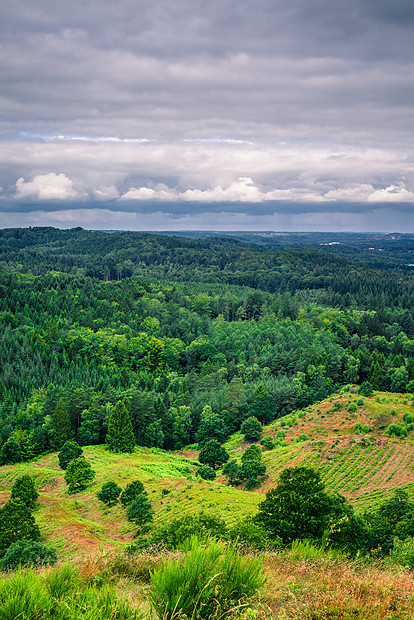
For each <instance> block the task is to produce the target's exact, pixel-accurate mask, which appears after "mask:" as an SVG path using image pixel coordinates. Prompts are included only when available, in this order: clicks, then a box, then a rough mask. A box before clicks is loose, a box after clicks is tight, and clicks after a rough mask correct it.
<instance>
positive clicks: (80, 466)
mask: <svg viewBox="0 0 414 620" xmlns="http://www.w3.org/2000/svg"><path fill="white" fill-rule="evenodd" d="M94 478H95V472H94V471H93V469H92V467H91V465H90V463H88V461H87V460H86V459H85V457H84V456H79V457H78V458H77V459H72V460H71V461H69V464H68V466H67V468H66V473H65V480H66V484H67V485H68V492H69V493H77V492H78V491H83V489H86V487H87V485H88V482H91V481H92V480H93V479H94Z"/></svg>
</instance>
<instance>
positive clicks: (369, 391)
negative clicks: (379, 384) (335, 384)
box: [358, 381, 374, 398]
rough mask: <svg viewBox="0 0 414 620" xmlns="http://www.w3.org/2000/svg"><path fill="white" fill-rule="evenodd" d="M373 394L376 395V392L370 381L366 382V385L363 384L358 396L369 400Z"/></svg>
mask: <svg viewBox="0 0 414 620" xmlns="http://www.w3.org/2000/svg"><path fill="white" fill-rule="evenodd" d="M373 393H374V390H373V387H372V385H371V383H370V382H369V381H364V383H361V385H360V388H359V390H358V394H361V396H366V397H367V398H370V397H371V396H372V395H373Z"/></svg>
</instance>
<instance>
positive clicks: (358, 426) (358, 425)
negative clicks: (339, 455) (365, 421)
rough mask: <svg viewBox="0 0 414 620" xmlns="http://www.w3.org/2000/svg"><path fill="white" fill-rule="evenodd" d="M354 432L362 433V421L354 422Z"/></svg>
mask: <svg viewBox="0 0 414 620" xmlns="http://www.w3.org/2000/svg"><path fill="white" fill-rule="evenodd" d="M354 433H355V435H359V434H360V433H362V424H361V422H357V423H356V424H354Z"/></svg>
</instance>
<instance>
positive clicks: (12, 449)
mask: <svg viewBox="0 0 414 620" xmlns="http://www.w3.org/2000/svg"><path fill="white" fill-rule="evenodd" d="M20 461H23V452H22V451H21V449H20V447H19V444H18V443H17V442H16V440H15V439H14V437H10V438H9V439H8V440H7V441H6V443H5V444H4V445H3V446H2V449H1V450H0V465H12V464H13V463H20Z"/></svg>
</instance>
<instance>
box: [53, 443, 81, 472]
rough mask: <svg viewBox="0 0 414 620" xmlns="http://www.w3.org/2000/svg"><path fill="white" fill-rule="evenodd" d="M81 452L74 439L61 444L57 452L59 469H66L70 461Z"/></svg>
mask: <svg viewBox="0 0 414 620" xmlns="http://www.w3.org/2000/svg"><path fill="white" fill-rule="evenodd" d="M82 454H83V450H82V448H81V447H80V446H79V445H78V444H77V443H76V441H67V442H66V443H64V444H63V446H62V449H61V451H60V452H59V454H58V460H59V467H60V468H61V469H67V466H68V465H69V463H70V461H72V460H73V459H77V458H78V457H79V456H81V455H82Z"/></svg>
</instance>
